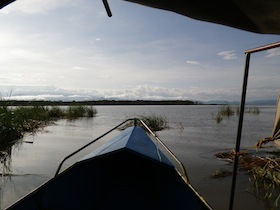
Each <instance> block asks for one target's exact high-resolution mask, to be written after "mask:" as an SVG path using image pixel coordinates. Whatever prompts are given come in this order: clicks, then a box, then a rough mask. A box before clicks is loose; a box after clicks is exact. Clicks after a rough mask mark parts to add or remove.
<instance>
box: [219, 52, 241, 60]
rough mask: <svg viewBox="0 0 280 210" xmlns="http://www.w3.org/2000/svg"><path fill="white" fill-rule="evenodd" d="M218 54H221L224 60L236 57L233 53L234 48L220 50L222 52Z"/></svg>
mask: <svg viewBox="0 0 280 210" xmlns="http://www.w3.org/2000/svg"><path fill="white" fill-rule="evenodd" d="M218 55H219V56H221V57H222V58H223V59H224V60H235V59H237V57H236V54H235V53H234V50H229V51H222V52H219V53H218Z"/></svg>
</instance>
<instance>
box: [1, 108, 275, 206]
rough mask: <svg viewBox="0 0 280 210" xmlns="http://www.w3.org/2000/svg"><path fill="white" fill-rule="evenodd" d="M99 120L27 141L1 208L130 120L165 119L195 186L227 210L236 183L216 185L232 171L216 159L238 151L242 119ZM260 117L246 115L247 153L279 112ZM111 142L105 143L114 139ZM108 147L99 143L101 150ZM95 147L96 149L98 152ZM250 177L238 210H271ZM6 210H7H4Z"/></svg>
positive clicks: (118, 115) (193, 114)
mask: <svg viewBox="0 0 280 210" xmlns="http://www.w3.org/2000/svg"><path fill="white" fill-rule="evenodd" d="M96 108H97V111H98V114H97V116H96V117H95V118H93V119H80V120H77V121H66V120H60V121H58V122H56V124H55V125H51V126H48V127H46V128H45V129H44V132H42V133H37V134H36V135H35V136H27V137H25V139H24V140H25V141H28V142H33V143H32V144H30V143H29V144H27V143H22V144H18V145H17V146H14V148H13V149H12V157H11V162H10V168H11V174H12V176H7V177H2V188H1V197H0V198H1V207H2V208H5V207H7V206H8V205H9V204H11V203H12V202H14V201H15V200H17V199H19V198H20V197H22V196H23V195H25V194H27V193H28V192H30V191H31V190H33V189H34V188H36V187H38V186H39V185H41V184H42V183H44V182H45V181H47V180H48V179H50V178H51V177H52V176H53V175H54V173H55V170H56V168H57V166H58V164H59V162H60V160H61V159H62V158H63V157H65V156H66V155H68V154H69V153H71V152H72V151H73V150H75V149H77V148H79V147H81V146H82V145H84V144H86V143H87V142H89V141H90V140H92V139H94V138H96V137H98V136H99V135H101V134H103V133H104V132H106V131H107V130H109V129H111V128H112V127H114V126H116V125H118V124H119V123H121V122H122V121H123V120H125V119H127V118H132V117H137V116H138V115H145V114H151V113H152V114H159V115H162V116H165V117H166V118H167V120H168V122H169V126H170V128H169V129H167V130H164V131H160V132H158V135H159V137H160V138H161V139H162V140H163V141H164V142H165V143H166V144H167V145H168V146H169V147H170V149H171V150H172V151H173V152H174V153H175V154H176V155H177V156H178V158H179V159H180V160H181V161H182V162H183V164H184V165H185V167H186V169H187V172H188V175H189V177H190V180H191V183H192V184H193V185H194V187H195V188H196V189H197V190H198V191H199V192H200V193H201V194H202V195H203V196H204V197H205V198H206V200H207V201H208V202H209V203H210V205H212V206H213V207H214V209H227V208H228V200H229V193H230V184H231V178H230V177H226V178H224V179H223V180H212V179H209V176H210V175H211V174H213V173H214V172H215V171H216V170H217V169H219V168H226V169H229V170H231V166H228V165H227V163H225V162H223V161H220V160H216V159H214V158H213V155H214V154H215V152H218V151H222V150H224V149H232V148H234V147H235V140H236V134H237V124H238V116H236V115H234V116H232V117H230V118H226V117H225V118H224V119H223V120H222V122H221V123H216V121H215V119H214V118H215V116H216V114H217V112H218V109H219V108H220V106H97V107H96ZM258 108H259V109H260V114H259V115H254V114H245V117H244V124H243V135H242V143H241V147H243V148H249V147H252V146H253V145H254V144H255V143H256V142H257V141H258V140H259V139H261V138H264V137H267V136H270V135H271V132H272V126H273V120H274V112H275V110H274V107H270V106H263V107H258ZM112 136H113V134H112V135H111V136H109V137H107V138H106V139H105V140H104V141H106V140H108V139H109V138H110V137H112ZM100 144H102V142H99V143H98V144H97V145H100ZM93 147H95V146H93ZM93 147H91V148H89V149H87V150H86V151H84V152H82V153H81V154H80V155H78V156H76V157H75V158H73V159H72V160H71V161H69V162H68V163H67V164H66V167H67V166H69V165H71V164H72V163H74V162H75V161H77V160H78V159H79V158H81V157H82V156H84V155H85V154H86V153H87V152H89V151H90V150H92V149H93ZM77 181H78V180H77ZM248 187H249V181H248V177H247V176H246V175H243V174H241V175H239V177H238V183H237V190H236V191H237V193H236V203H235V207H236V209H248V207H249V206H250V209H265V208H264V204H263V203H261V202H260V201H257V200H256V199H255V197H254V196H252V195H251V194H249V193H248V192H246V189H247V188H248ZM2 208H1V209H2Z"/></svg>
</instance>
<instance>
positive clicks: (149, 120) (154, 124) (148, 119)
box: [119, 114, 168, 131]
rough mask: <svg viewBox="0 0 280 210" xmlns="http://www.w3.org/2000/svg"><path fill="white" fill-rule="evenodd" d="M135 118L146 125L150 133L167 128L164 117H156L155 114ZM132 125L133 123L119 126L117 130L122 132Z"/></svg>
mask: <svg viewBox="0 0 280 210" xmlns="http://www.w3.org/2000/svg"><path fill="white" fill-rule="evenodd" d="M137 118H138V119H140V120H143V122H144V123H146V124H147V126H148V127H149V128H150V129H151V130H152V131H161V130H164V129H166V128H168V122H167V119H166V117H164V116H161V115H157V114H150V115H139V116H137ZM132 125H133V122H128V123H126V124H125V125H123V126H121V127H120V128H119V129H120V130H124V129H126V128H127V127H130V126H132ZM140 126H141V125H140Z"/></svg>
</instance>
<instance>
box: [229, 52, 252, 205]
mask: <svg viewBox="0 0 280 210" xmlns="http://www.w3.org/2000/svg"><path fill="white" fill-rule="evenodd" d="M250 55H251V53H247V54H246V61H245V70H244V78H243V87H242V96H241V104H240V113H239V122H238V130H237V138H236V145H235V156H234V165H233V175H232V184H231V194H230V206H229V210H232V209H233V203H234V194H235V185H236V177H237V169H238V154H239V151H240V142H241V134H242V125H243V116H244V109H245V101H246V92H247V83H248V76H249V65H250Z"/></svg>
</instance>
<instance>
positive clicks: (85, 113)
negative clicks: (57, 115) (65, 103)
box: [66, 105, 97, 120]
mask: <svg viewBox="0 0 280 210" xmlns="http://www.w3.org/2000/svg"><path fill="white" fill-rule="evenodd" d="M96 113H97V111H96V109H95V108H94V107H92V106H91V107H87V106H81V105H78V106H69V107H68V109H67V110H66V116H67V119H70V120H72V119H76V118H79V117H94V116H95V115H96Z"/></svg>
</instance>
